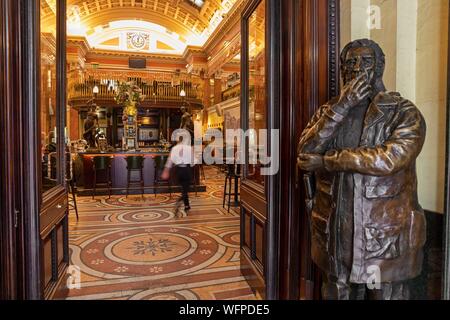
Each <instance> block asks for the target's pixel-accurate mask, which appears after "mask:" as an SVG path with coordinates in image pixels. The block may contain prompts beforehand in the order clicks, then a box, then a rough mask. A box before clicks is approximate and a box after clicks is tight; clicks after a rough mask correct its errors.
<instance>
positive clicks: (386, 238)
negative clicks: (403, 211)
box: [364, 225, 402, 259]
mask: <svg viewBox="0 0 450 320" xmlns="http://www.w3.org/2000/svg"><path fill="white" fill-rule="evenodd" d="M401 229H402V227H401V226H400V225H386V226H374V225H366V226H365V228H364V236H365V240H366V259H373V258H379V259H395V258H397V257H399V256H400V233H401Z"/></svg>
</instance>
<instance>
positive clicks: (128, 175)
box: [127, 170, 130, 198]
mask: <svg viewBox="0 0 450 320" xmlns="http://www.w3.org/2000/svg"><path fill="white" fill-rule="evenodd" d="M129 192H130V170H128V173H127V198H128V194H129Z"/></svg>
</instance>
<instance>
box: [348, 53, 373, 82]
mask: <svg viewBox="0 0 450 320" xmlns="http://www.w3.org/2000/svg"><path fill="white" fill-rule="evenodd" d="M375 66H376V57H375V52H374V51H373V49H371V48H368V47H359V48H351V49H350V50H349V51H348V52H347V56H346V57H345V63H344V66H343V74H342V76H343V80H344V84H347V83H349V82H350V81H352V80H353V79H355V78H357V77H359V76H360V75H361V74H364V75H365V76H366V80H367V82H368V83H369V84H371V83H373V80H374V75H375Z"/></svg>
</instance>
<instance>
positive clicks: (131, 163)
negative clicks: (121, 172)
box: [126, 156, 145, 197]
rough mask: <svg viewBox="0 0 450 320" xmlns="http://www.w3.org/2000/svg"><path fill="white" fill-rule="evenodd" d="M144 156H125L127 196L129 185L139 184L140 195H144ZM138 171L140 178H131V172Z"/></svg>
mask: <svg viewBox="0 0 450 320" xmlns="http://www.w3.org/2000/svg"><path fill="white" fill-rule="evenodd" d="M144 160H145V158H144V156H128V157H127V158H126V161H127V171H128V178H127V182H128V183H127V197H128V195H129V194H130V186H132V185H139V186H140V187H141V190H142V197H144V189H145V185H144ZM136 171H137V172H139V176H140V179H139V180H131V174H132V173H133V172H136Z"/></svg>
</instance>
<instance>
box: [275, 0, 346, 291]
mask: <svg viewBox="0 0 450 320" xmlns="http://www.w3.org/2000/svg"><path fill="white" fill-rule="evenodd" d="M337 2H338V1H337V0H290V1H282V8H281V12H282V20H281V21H282V23H281V30H283V32H282V34H281V35H280V37H281V56H282V59H281V74H282V75H281V81H280V83H281V89H280V91H281V92H282V94H281V97H282V103H281V104H280V115H281V121H280V129H281V130H280V133H281V142H280V148H281V149H280V159H281V166H280V176H281V179H282V180H281V181H282V183H281V184H280V199H281V200H280V209H279V210H280V212H281V213H282V214H281V217H280V218H281V229H280V230H281V234H282V238H281V239H280V250H282V251H281V252H282V253H281V254H280V270H282V272H280V274H281V275H282V278H281V279H280V289H279V292H280V293H279V294H280V298H283V299H313V298H320V277H318V275H319V273H318V272H317V270H316V268H315V267H314V264H313V263H312V261H311V257H310V234H309V221H308V217H307V213H306V211H305V193H304V187H303V179H302V175H303V173H302V172H299V171H297V168H296V157H297V150H296V146H297V144H298V141H299V139H300V135H301V132H302V131H303V129H304V128H305V126H306V125H307V123H308V122H309V120H310V118H311V117H312V115H313V114H314V112H315V111H316V110H317V108H318V107H319V106H320V105H321V104H323V103H325V102H326V101H328V100H329V99H330V98H331V97H332V96H334V95H335V94H337V92H338V84H339V80H338V78H337V76H338V69H337V68H338V63H337V62H338V61H337V60H336V57H337V50H338V47H337V46H338V12H337V9H338V3H337Z"/></svg>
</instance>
